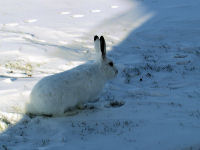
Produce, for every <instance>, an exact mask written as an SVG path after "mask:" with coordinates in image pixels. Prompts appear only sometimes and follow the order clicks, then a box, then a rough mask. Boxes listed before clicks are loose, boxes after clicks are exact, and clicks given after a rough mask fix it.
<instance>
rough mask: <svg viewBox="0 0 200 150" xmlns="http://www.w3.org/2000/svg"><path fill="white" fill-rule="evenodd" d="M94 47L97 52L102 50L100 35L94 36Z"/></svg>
mask: <svg viewBox="0 0 200 150" xmlns="http://www.w3.org/2000/svg"><path fill="white" fill-rule="evenodd" d="M94 48H95V50H96V52H97V53H99V52H100V40H99V37H98V36H97V35H95V36H94Z"/></svg>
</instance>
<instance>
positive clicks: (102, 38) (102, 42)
mask: <svg viewBox="0 0 200 150" xmlns="http://www.w3.org/2000/svg"><path fill="white" fill-rule="evenodd" d="M100 47H101V54H102V58H103V59H104V58H105V57H106V42H105V39H104V37H103V36H101V37H100Z"/></svg>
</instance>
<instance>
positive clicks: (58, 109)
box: [26, 38, 117, 115]
mask: <svg viewBox="0 0 200 150" xmlns="http://www.w3.org/2000/svg"><path fill="white" fill-rule="evenodd" d="M99 43H100V41H99V38H98V39H97V40H96V41H95V48H96V49H97V50H98V51H100V44H99ZM108 62H110V60H109V59H107V58H105V59H102V60H101V61H96V62H94V63H86V64H83V65H80V66H78V67H76V68H73V69H71V70H68V71H65V72H61V73H58V74H55V75H51V76H47V77H45V78H43V79H41V80H40V81H39V82H38V83H37V84H36V85H35V86H34V88H33V90H32V92H31V95H30V103H29V104H27V107H26V110H27V113H31V114H46V115H62V114H64V112H65V111H66V110H67V109H69V108H71V107H75V106H77V105H79V104H82V103H85V102H88V101H92V100H94V99H95V98H96V97H97V96H98V94H99V93H100V92H101V90H102V88H103V87H104V84H105V83H106V82H107V81H108V80H109V79H112V78H114V77H115V76H116V73H117V69H116V68H115V67H114V66H113V67H111V66H109V65H108Z"/></svg>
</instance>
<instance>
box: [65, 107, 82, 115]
mask: <svg viewBox="0 0 200 150" xmlns="http://www.w3.org/2000/svg"><path fill="white" fill-rule="evenodd" d="M78 113H79V111H78V110H77V109H76V107H70V108H67V109H65V111H64V115H65V116H75V115H77V114H78Z"/></svg>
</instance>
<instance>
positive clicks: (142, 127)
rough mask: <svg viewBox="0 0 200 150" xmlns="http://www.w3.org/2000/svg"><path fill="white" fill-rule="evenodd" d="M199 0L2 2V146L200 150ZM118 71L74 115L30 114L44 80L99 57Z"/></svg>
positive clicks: (4, 149) (20, 148)
mask: <svg viewBox="0 0 200 150" xmlns="http://www.w3.org/2000/svg"><path fill="white" fill-rule="evenodd" d="M199 10H200V1H198V0H181V1H180V0H88V1H87V2H86V1H82V0H76V1H72V0H59V1H55V0H43V1H41V0H28V1H27V0H17V1H13V0H6V1H5V0H0V150H1V149H2V150H11V149H13V150H15V149H17V150H27V149H30V150H31V149H33V150H36V149H38V150H45V149H47V150H50V149H52V150H54V149H60V150H63V149H75V150H77V149H86V150H88V149H91V150H97V149H99V150H102V149H119V150H121V149H130V150H132V149H135V150H146V149H150V150H180V149H181V150H182V149H183V150H187V149H192V150H198V149H199V148H200V65H199V64H200V43H199V41H200V36H199V35H200V16H199V14H200V11H199ZM96 34H97V35H104V36H105V39H106V41H107V49H108V51H109V52H108V53H109V54H108V55H109V57H110V58H111V59H113V61H114V62H115V64H116V66H117V67H118V69H119V74H118V76H117V78H116V79H114V80H113V81H111V82H109V83H108V84H107V85H106V87H105V88H104V90H103V91H102V93H101V95H100V96H99V98H98V101H96V102H95V103H89V104H88V105H89V107H88V108H87V109H85V110H81V111H79V113H78V114H76V115H73V116H63V117H50V118H49V117H41V116H38V117H33V118H30V117H29V116H26V115H24V106H25V104H26V103H28V102H29V98H28V96H29V93H30V91H31V89H32V87H33V86H34V84H35V83H36V82H37V81H38V80H39V79H41V78H42V77H44V76H46V75H50V74H54V73H57V72H61V71H64V70H67V69H70V68H73V67H75V66H77V65H79V64H81V63H84V62H86V61H87V60H92V59H95V52H94V49H93V36H94V35H96Z"/></svg>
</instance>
